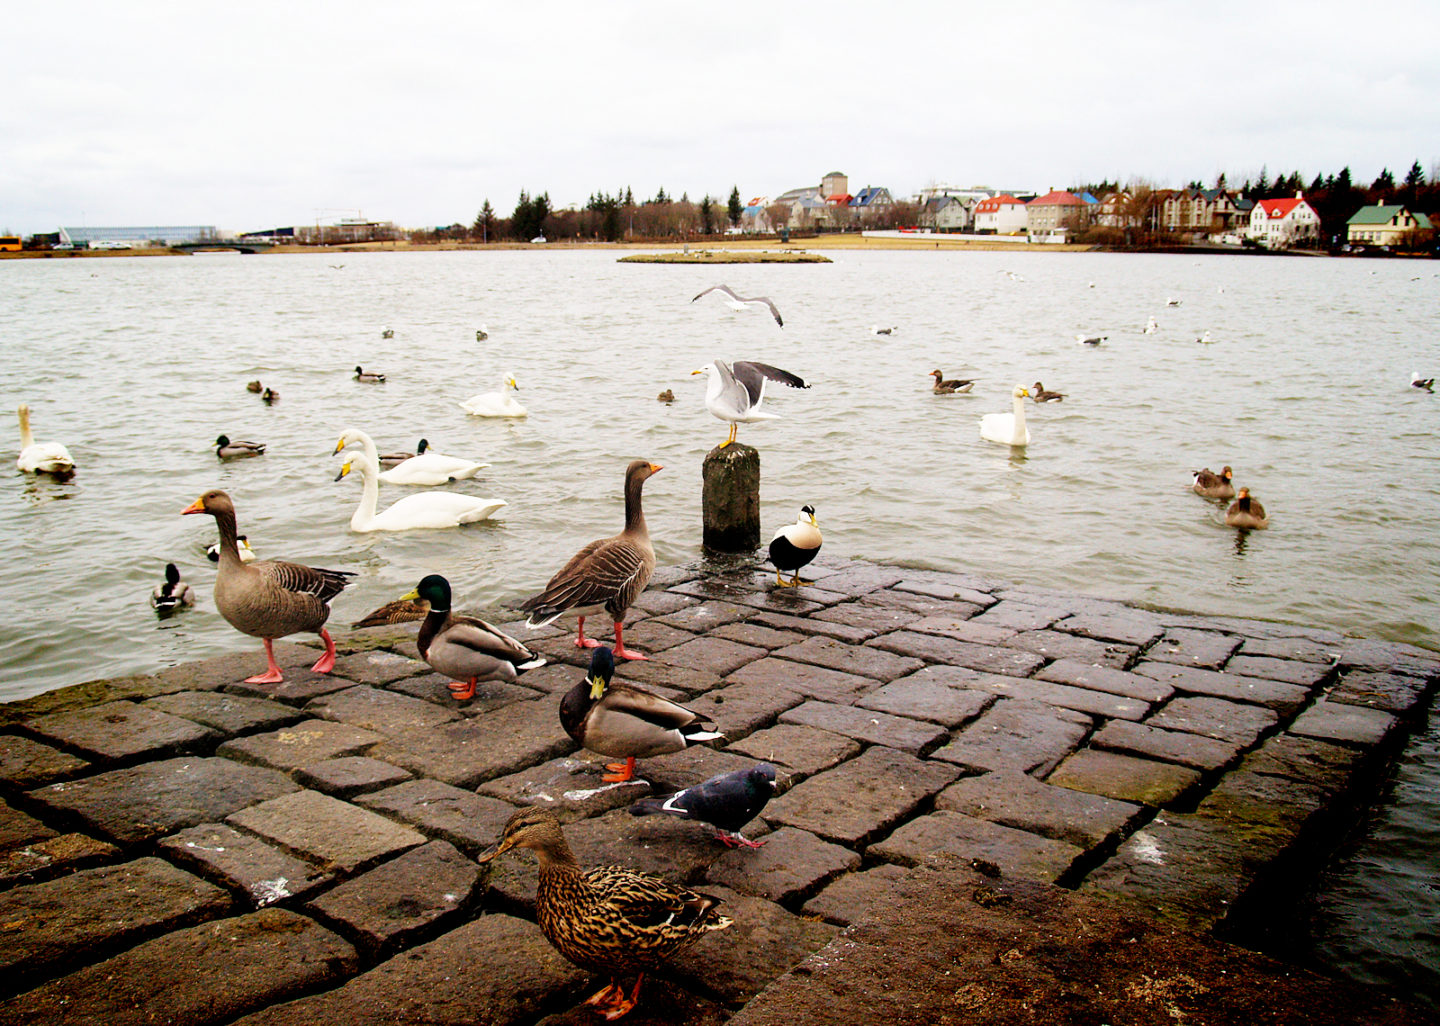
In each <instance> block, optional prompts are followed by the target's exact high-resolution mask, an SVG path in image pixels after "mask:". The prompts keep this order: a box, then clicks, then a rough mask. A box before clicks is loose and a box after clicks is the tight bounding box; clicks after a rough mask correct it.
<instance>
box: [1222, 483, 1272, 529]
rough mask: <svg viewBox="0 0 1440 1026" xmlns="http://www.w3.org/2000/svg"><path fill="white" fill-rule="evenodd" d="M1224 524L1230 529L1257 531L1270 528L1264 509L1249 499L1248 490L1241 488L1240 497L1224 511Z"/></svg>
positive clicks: (1256, 501)
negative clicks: (1240, 528)
mask: <svg viewBox="0 0 1440 1026" xmlns="http://www.w3.org/2000/svg"><path fill="white" fill-rule="evenodd" d="M1225 523H1227V524H1229V525H1230V526H1231V527H1243V528H1246V529H1248V530H1256V531H1259V530H1263V529H1264V528H1266V527H1269V526H1270V518H1269V517H1268V516H1266V515H1265V507H1264V506H1262V505H1260V502H1259V500H1258V499H1252V498H1250V489H1248V488H1242V489H1240V497H1239V498H1237V499H1236V500H1235V501H1234V502H1233V503H1231V505H1230V508H1229V509H1227V510H1226V511H1225Z"/></svg>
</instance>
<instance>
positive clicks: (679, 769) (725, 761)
mask: <svg viewBox="0 0 1440 1026" xmlns="http://www.w3.org/2000/svg"><path fill="white" fill-rule="evenodd" d="M754 765H755V760H754V759H751V758H748V757H746V756H743V755H740V754H738V753H736V752H732V751H729V750H728V749H724V748H712V747H710V745H708V744H705V745H691V746H690V747H689V748H687V749H685V750H684V751H683V752H672V753H671V754H669V755H660V756H657V757H655V758H653V759H640V760H638V761H637V762H636V763H635V774H636V776H637V777H644V778H645V779H646V780H648V781H650V784H651V786H652V787H653V788H654V791H655V793H656V794H669V793H671V792H673V791H680V790H683V789H684V788H687V787H694V786H695V785H696V784H699V783H703V782H704V781H706V780H709V779H710V778H711V777H714V776H719V775H720V774H721V773H733V772H735V771H736V770H746V769H749V768H750V767H752V766H754ZM596 783H597V784H598V783H599V779H598V777H597V778H596Z"/></svg>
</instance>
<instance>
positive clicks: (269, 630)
mask: <svg viewBox="0 0 1440 1026" xmlns="http://www.w3.org/2000/svg"><path fill="white" fill-rule="evenodd" d="M180 512H181V513H208V514H209V515H210V516H212V517H214V518H215V526H216V527H218V528H219V529H220V568H219V569H218V570H217V571H216V572H215V608H216V609H218V610H220V615H221V616H223V617H225V619H226V620H228V621H229V623H230V626H231V627H234V628H235V629H236V630H237V631H239V632H240V633H242V634H249V635H250V636H251V637H254V638H263V639H264V641H265V660H266V663H267V664H268V665H267V667H266V670H265V672H264V673H262V674H259V675H257V676H254V677H248V678H246V681H245V683H247V684H278V683H280V682H281V681H282V680H284V677H283V675H282V674H281V673H280V667H279V666H278V665H277V664H276V662H275V649H274V646H273V644H272V643H273V641H274V640H275V639H276V638H283V637H285V636H286V635H288V634H295V633H298V632H300V631H315V632H316V633H317V634H319V635H320V638H321V640H323V641H324V642H325V654H324V655H322V656H321V657H320V660H319V662H317V663H316V664H315V665H314V666H312V667H311V669H312V670H313V671H314V672H316V673H329V672H330V671H331V670H332V669H334V668H335V642H334V641H333V640H331V638H330V632H329V631H327V630H326V629H325V621H326V619H328V618H329V616H330V600H331V599H332V598H334V597H335V596H336V595H338V594H340V592H341V591H343V590H344V588H345V585H346V584H348V583H349V582H348V581H347V580H346V578H349V577H354V576H355V575H354V574H352V573H349V572H347V571H344V570H321V569H320V568H318V567H313V566H301V565H300V564H299V563H282V562H280V561H279V560H275V559H263V560H260V561H258V562H255V563H248V564H247V563H242V562H241V561H240V549H239V546H238V545H237V543H236V533H235V504H234V503H233V502H231V501H230V496H229V495H227V494H226V493H225V492H222V491H219V490H215V491H209V492H206V493H205V494H204V495H202V496H200V498H198V499H196V500H195V501H194V502H193V503H191V504H190V505H189V506H186V507H185V508H184V509H182V510H181V511H180Z"/></svg>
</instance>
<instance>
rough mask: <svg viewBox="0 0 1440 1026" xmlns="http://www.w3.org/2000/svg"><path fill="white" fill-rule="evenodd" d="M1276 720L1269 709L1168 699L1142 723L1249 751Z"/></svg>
mask: <svg viewBox="0 0 1440 1026" xmlns="http://www.w3.org/2000/svg"><path fill="white" fill-rule="evenodd" d="M1278 721H1279V717H1278V716H1276V715H1275V713H1274V711H1273V710H1270V709H1266V708H1264V707H1262V706H1258V705H1245V704H1242V703H1240V702H1226V701H1224V700H1223V699H1219V698H1172V699H1171V700H1170V701H1169V702H1166V703H1165V705H1164V706H1163V707H1162V708H1161V710H1160V711H1159V712H1157V713H1156V714H1155V715H1154V716H1152V717H1150V719H1149V720H1147V721H1146V724H1147V725H1148V726H1151V727H1161V728H1163V729H1165V730H1183V731H1186V732H1187V733H1190V734H1203V735H1205V736H1206V737H1213V738H1216V739H1217V740H1220V741H1228V742H1229V743H1231V744H1234V745H1238V746H1240V747H1241V748H1249V747H1250V746H1251V745H1253V744H1254V743H1255V741H1256V740H1257V739H1258V738H1259V737H1260V735H1261V734H1262V733H1264V732H1265V731H1267V730H1269V729H1270V728H1271V727H1273V726H1274V725H1275V724H1276V723H1277V722H1278Z"/></svg>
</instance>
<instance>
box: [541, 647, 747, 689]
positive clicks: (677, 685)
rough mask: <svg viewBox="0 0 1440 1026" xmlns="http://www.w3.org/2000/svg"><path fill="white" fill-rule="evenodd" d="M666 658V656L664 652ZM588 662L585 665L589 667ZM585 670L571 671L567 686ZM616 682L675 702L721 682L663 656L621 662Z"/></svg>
mask: <svg viewBox="0 0 1440 1026" xmlns="http://www.w3.org/2000/svg"><path fill="white" fill-rule="evenodd" d="M665 655H666V656H668V655H669V653H665ZM588 666H589V663H586V667H587V668H588ZM585 672H586V671H585V670H579V671H576V670H572V671H571V673H572V674H573V677H572V678H571V682H570V687H567V688H565V689H564V690H565V691H569V690H570V688H571V687H574V686H575V685H576V684H578V683H579V682H580V681H581V680H582V679H584V676H585ZM616 679H617V680H623V681H624V682H625V683H627V684H639V685H640V686H641V687H643V688H645V689H646V690H648V691H653V692H655V693H656V694H657V695H663V696H666V697H673V699H674V700H675V701H681V696H684V695H697V694H700V693H701V692H705V691H709V690H710V689H712V688H718V687H720V684H721V681H720V677H719V675H718V674H716V673H715V672H714V671H712V670H697V669H694V668H692V667H689V666H679V665H676V664H673V663H670V662H668V661H667V660H666V658H665V657H664V656H662V657H661V658H659V659H650V660H647V661H644V662H628V663H621V664H620V668H619V670H617V671H616Z"/></svg>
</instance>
